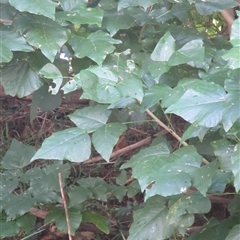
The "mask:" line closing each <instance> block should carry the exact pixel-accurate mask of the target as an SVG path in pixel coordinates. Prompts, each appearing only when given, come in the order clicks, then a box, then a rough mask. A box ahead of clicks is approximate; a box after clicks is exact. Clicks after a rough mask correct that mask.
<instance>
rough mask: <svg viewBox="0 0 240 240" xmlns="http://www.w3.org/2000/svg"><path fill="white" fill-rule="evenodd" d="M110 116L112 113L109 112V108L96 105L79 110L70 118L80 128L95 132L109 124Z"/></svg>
mask: <svg viewBox="0 0 240 240" xmlns="http://www.w3.org/2000/svg"><path fill="white" fill-rule="evenodd" d="M110 114H111V111H109V110H107V106H104V105H96V106H90V107H86V108H83V109H78V110H76V111H75V112H74V113H72V114H69V115H68V116H69V118H70V119H71V120H72V121H73V122H74V123H75V124H76V125H77V126H78V127H79V128H81V129H83V130H85V131H94V130H96V129H98V128H99V127H101V126H103V125H104V124H105V123H106V122H107V120H108V118H109V116H110Z"/></svg>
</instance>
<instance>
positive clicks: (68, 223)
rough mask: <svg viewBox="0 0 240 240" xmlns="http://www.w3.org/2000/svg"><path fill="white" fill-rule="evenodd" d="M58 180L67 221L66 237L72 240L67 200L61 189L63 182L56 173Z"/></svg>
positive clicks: (59, 174) (60, 176)
mask: <svg viewBox="0 0 240 240" xmlns="http://www.w3.org/2000/svg"><path fill="white" fill-rule="evenodd" d="M58 180H59V186H60V191H61V195H62V200H63V206H64V210H65V215H66V222H67V229H68V238H69V240H72V235H71V227H70V226H71V225H70V219H69V214H68V207H67V202H66V198H65V194H64V191H63V184H62V175H61V173H58Z"/></svg>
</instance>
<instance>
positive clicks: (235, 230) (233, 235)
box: [225, 224, 240, 240]
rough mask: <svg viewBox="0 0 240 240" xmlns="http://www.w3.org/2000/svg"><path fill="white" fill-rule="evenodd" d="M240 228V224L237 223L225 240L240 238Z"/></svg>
mask: <svg viewBox="0 0 240 240" xmlns="http://www.w3.org/2000/svg"><path fill="white" fill-rule="evenodd" d="M239 229H240V224H237V225H236V226H234V227H233V228H232V229H231V230H230V232H229V233H228V235H227V237H226V239H225V240H238V239H239Z"/></svg>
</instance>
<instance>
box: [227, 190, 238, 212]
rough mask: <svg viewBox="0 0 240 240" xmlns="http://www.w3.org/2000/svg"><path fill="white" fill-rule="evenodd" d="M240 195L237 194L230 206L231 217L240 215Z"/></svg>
mask: <svg viewBox="0 0 240 240" xmlns="http://www.w3.org/2000/svg"><path fill="white" fill-rule="evenodd" d="M239 201H240V195H239V194H236V195H235V197H234V198H233V200H232V201H231V202H230V203H229V204H228V211H229V212H230V215H231V216H234V215H235V214H239V212H240V205H239Z"/></svg>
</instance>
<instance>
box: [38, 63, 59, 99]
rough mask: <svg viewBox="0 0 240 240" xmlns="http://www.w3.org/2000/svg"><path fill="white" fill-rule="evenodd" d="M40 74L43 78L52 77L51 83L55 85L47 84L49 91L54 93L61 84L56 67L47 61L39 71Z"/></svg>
mask: <svg viewBox="0 0 240 240" xmlns="http://www.w3.org/2000/svg"><path fill="white" fill-rule="evenodd" d="M39 74H40V75H43V76H44V77H45V78H48V79H52V80H53V84H54V86H55V87H52V86H49V91H50V92H51V93H52V94H53V95H56V94H57V93H58V91H59V89H60V87H61V85H62V81H63V78H62V74H61V72H60V71H59V70H58V68H57V67H56V66H55V65H54V64H52V63H47V64H46V65H45V66H43V67H42V68H41V69H40V71H39Z"/></svg>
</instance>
